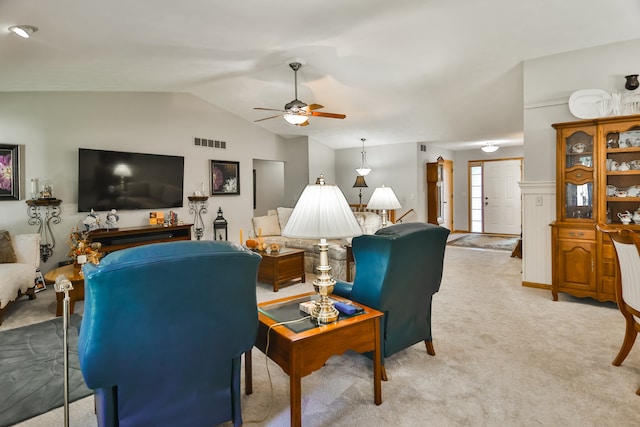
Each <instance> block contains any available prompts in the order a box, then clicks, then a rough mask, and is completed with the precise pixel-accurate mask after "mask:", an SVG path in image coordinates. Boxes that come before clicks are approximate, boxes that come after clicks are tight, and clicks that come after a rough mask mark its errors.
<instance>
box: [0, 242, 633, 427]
mask: <svg viewBox="0 0 640 427" xmlns="http://www.w3.org/2000/svg"><path fill="white" fill-rule="evenodd" d="M521 267H522V266H521V260H520V259H518V258H511V257H510V254H509V253H507V252H504V251H485V250H473V251H471V250H468V249H464V248H459V247H455V246H448V247H447V250H446V256H445V269H444V278H443V283H442V287H441V289H440V292H439V293H438V294H436V296H435V297H434V301H433V337H434V347H435V350H436V356H435V357H432V356H429V355H428V354H427V353H426V351H425V348H424V344H416V345H415V346H413V347H411V348H409V349H407V350H405V351H402V352H400V353H397V354H396V355H394V356H392V357H391V358H389V359H387V361H386V369H387V374H388V376H389V381H387V382H383V384H382V398H383V403H382V404H381V405H379V406H376V405H375V404H374V403H373V384H372V368H371V361H370V360H369V359H367V358H365V357H364V356H361V355H358V354H353V353H346V354H344V355H342V356H336V357H332V358H331V359H329V361H328V362H327V364H326V366H324V367H323V368H322V369H320V370H319V371H316V372H314V373H312V374H311V375H309V376H307V377H305V378H303V380H302V396H303V402H302V410H303V425H304V426H305V427H319V426H345V427H346V426H348V427H352V426H354V425H358V426H360V425H375V426H423V425H433V426H436V425H437V426H563V427H566V426H637V425H640V412H638V410H637V408H638V405H639V404H640V397H639V396H637V395H636V394H635V390H636V389H637V388H638V386H639V385H640V350H639V349H638V348H635V349H634V350H632V352H631V354H630V355H629V356H628V357H627V360H625V362H624V364H623V365H622V366H620V367H615V366H612V365H611V361H612V360H613V358H614V357H615V355H616V354H617V352H618V350H619V348H620V344H621V343H622V338H623V335H624V319H623V317H622V315H621V314H620V313H619V311H618V310H617V308H615V305H614V304H602V303H596V302H594V301H591V300H589V299H584V300H581V299H577V298H573V297H570V296H568V295H565V294H560V300H559V301H557V302H554V301H552V299H551V292H550V291H547V290H541V289H532V288H524V287H522V286H521V280H522V279H521V273H520V271H521ZM309 280H310V279H309ZM311 289H312V285H311V284H310V283H307V284H297V285H292V286H288V287H283V288H281V290H280V292H278V293H273V292H272V291H271V287H270V286H269V285H262V284H259V285H258V289H257V293H258V299H259V300H260V301H266V300H270V299H275V298H280V297H284V296H288V295H293V294H298V293H302V292H307V291H310V290H311ZM48 292H50V291H49V290H47V291H45V292H44V293H41V294H46V293H48ZM41 294H38V300H40V298H41V297H40V295H41ZM43 296H44V295H43ZM48 297H49V298H51V294H49V295H48ZM53 298H55V296H53ZM38 300H36V301H38ZM36 301H28V300H25V301H21V302H18V303H16V307H14V309H12V311H11V313H10V314H9V317H10V318H9V319H7V322H9V323H12V322H14V318H15V317H20V316H21V313H22V312H24V313H26V314H25V315H26V317H28V318H32V316H31V314H28V313H27V312H30V310H29V309H27V305H28V304H30V303H33V302H36ZM40 304H43V302H40ZM44 304H45V305H46V303H44ZM52 307H53V309H55V303H54V304H53V306H52ZM77 307H78V305H77ZM80 307H81V305H80ZM4 327H5V325H4V324H3V325H2V327H0V329H1V328H4ZM265 366H269V372H270V377H271V381H273V389H274V392H273V395H271V394H270V391H269V389H270V388H269V381H270V380H269V376H268V375H267V370H266V368H265ZM253 371H254V377H253V388H254V393H253V394H252V395H251V396H245V395H244V394H243V400H242V409H243V417H244V421H245V423H244V425H245V426H270V427H276V426H278V427H279V426H287V425H289V382H288V377H287V375H286V374H285V373H284V372H283V371H282V370H281V369H280V368H279V367H278V366H277V365H275V364H274V363H273V362H271V361H267V360H266V359H265V357H264V355H263V354H262V353H260V352H259V351H258V350H254V352H253ZM260 419H264V421H260V422H255V423H254V422H252V421H255V420H260ZM52 425H62V410H61V409H56V410H54V411H51V412H49V413H47V414H44V415H41V416H39V417H35V418H32V419H30V420H27V421H25V422H23V423H20V424H19V426H21V427H44V426H47V427H49V426H52ZM71 425H72V426H82V427H85V426H86V427H94V426H96V421H95V416H94V414H93V399H92V398H91V397H88V398H85V399H81V400H79V401H78V402H75V403H73V404H71ZM230 425H231V424H230V423H227V424H224V426H225V427H228V426H230Z"/></svg>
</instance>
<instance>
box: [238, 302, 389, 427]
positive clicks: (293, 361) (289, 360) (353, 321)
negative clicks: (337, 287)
mask: <svg viewBox="0 0 640 427" xmlns="http://www.w3.org/2000/svg"><path fill="white" fill-rule="evenodd" d="M312 295H315V294H314V293H313V292H311V293H307V294H303V295H296V296H293V297H288V298H282V299H279V300H275V301H268V302H264V303H261V304H258V308H259V310H258V320H259V325H258V337H257V338H256V344H255V345H256V347H258V348H259V349H260V350H261V351H262V352H263V353H265V348H266V345H267V334H269V335H270V336H269V351H268V354H267V356H268V357H269V358H270V359H271V360H273V361H274V362H276V363H277V364H278V366H280V367H281V368H282V370H283V371H284V372H286V373H287V374H288V375H289V398H290V405H291V426H292V427H300V426H301V425H302V407H301V398H302V386H301V384H302V381H301V379H302V377H304V376H306V375H309V374H310V373H312V372H313V371H316V370H318V369H320V368H322V366H324V364H325V362H326V361H327V359H329V357H331V356H334V355H340V354H343V353H344V352H345V351H347V350H353V351H356V352H358V353H364V352H368V351H371V352H373V355H374V357H373V395H374V399H373V400H374V402H375V404H376V405H380V404H381V403H382V385H381V379H382V366H381V364H380V319H381V318H382V316H383V314H382V312H380V311H378V310H374V309H372V308H369V307H366V306H363V305H361V304H357V305H359V306H361V307H362V308H364V310H365V312H364V313H362V314H358V315H354V316H351V317H348V318H344V319H343V318H340V319H338V321H337V322H335V323H331V324H328V325H322V326H315V327H314V326H313V325H311V321H310V320H306V322H307V323H308V325H306V327H308V328H309V329H307V330H303V331H301V332H295V331H293V330H292V329H290V328H289V326H285V325H278V326H273V325H275V324H276V323H278V321H276V320H274V319H273V318H272V317H276V318H278V317H279V316H280V315H281V314H280V313H279V312H277V311H275V310H276V309H279V308H282V307H285V306H286V307H289V309H290V310H289V312H291V311H292V310H293V315H294V316H299V317H300V318H301V317H304V316H305V314H304V313H302V312H299V313H298V314H296V313H295V307H297V305H298V304H299V302H301V301H309V299H310V298H311V296H312ZM331 298H332V299H335V300H344V298H340V297H337V296H333V295H332V296H331ZM267 313H269V314H267ZM270 316H271V317H270ZM282 317H286V316H285V315H282ZM292 326H293V325H292ZM299 326H302V327H303V328H304V327H305V325H303V324H302V323H301V324H300V325H299ZM270 328H271V329H270ZM251 377H252V372H251V351H248V352H246V353H245V393H246V394H251V393H252V392H253V383H252V378H251Z"/></svg>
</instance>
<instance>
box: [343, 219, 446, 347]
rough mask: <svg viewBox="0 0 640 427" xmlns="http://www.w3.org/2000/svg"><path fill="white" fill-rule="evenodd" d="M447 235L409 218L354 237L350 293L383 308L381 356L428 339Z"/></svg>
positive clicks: (370, 304) (429, 225)
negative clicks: (353, 263)
mask: <svg viewBox="0 0 640 427" xmlns="http://www.w3.org/2000/svg"><path fill="white" fill-rule="evenodd" d="M448 235H449V230H447V229H446V228H443V227H438V226H436V225H432V224H426V223H418V222H413V223H403V224H395V225H392V226H389V227H386V228H382V229H380V230H378V231H377V232H376V234H374V235H362V236H359V237H355V238H354V239H353V241H352V247H353V256H354V259H355V262H356V277H355V280H354V283H353V288H352V290H351V295H350V297H351V299H353V300H354V301H357V302H360V303H362V304H364V305H367V306H370V307H373V308H375V309H377V310H380V311H382V312H384V313H385V317H384V325H383V328H382V330H383V334H384V336H383V341H384V356H385V357H387V356H390V355H391V354H393V353H395V352H397V351H399V350H402V349H404V348H406V347H408V346H411V345H413V344H415V343H417V342H420V341H422V340H431V297H432V296H433V294H435V293H436V292H438V290H439V289H440V282H441V280H442V269H443V262H444V251H445V246H446V242H447V236H448Z"/></svg>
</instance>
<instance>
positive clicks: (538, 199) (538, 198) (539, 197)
mask: <svg viewBox="0 0 640 427" xmlns="http://www.w3.org/2000/svg"><path fill="white" fill-rule="evenodd" d="M536 206H542V196H536Z"/></svg>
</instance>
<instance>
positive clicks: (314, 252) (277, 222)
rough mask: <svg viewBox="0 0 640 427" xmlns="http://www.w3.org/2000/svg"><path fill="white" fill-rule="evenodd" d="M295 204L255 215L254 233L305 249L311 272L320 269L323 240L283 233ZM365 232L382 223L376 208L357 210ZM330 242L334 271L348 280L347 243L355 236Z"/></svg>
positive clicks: (306, 261) (370, 231)
mask: <svg viewBox="0 0 640 427" xmlns="http://www.w3.org/2000/svg"><path fill="white" fill-rule="evenodd" d="M291 212H293V208H285V207H278V208H277V209H273V210H269V211H268V212H267V215H264V216H256V217H253V219H252V223H253V233H254V235H255V236H256V237H257V236H259V235H262V238H263V239H264V241H265V242H266V243H268V244H270V243H278V244H280V245H281V246H284V247H288V248H296V249H302V250H304V252H305V256H304V264H305V271H306V272H307V273H317V272H316V266H317V265H318V260H319V256H320V255H319V253H320V252H319V249H318V246H317V245H318V242H319V240H311V239H295V238H290V237H285V236H283V235H282V230H284V227H285V226H286V225H287V221H288V220H289V216H290V215H291ZM354 215H355V217H356V219H357V220H358V224H360V228H361V229H362V234H373V233H375V232H376V231H377V230H378V229H380V227H382V218H381V217H380V215H378V214H376V213H373V212H355V213H354ZM327 243H329V265H330V266H331V275H332V276H333V277H334V278H335V279H342V280H345V279H346V278H347V249H346V247H345V244H348V243H351V239H343V240H328V241H327Z"/></svg>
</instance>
